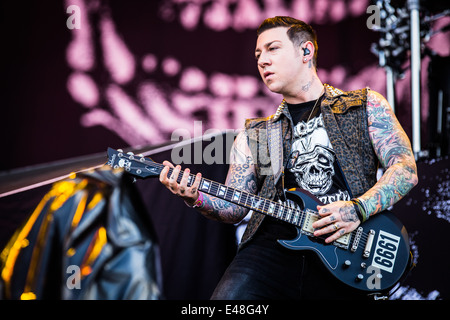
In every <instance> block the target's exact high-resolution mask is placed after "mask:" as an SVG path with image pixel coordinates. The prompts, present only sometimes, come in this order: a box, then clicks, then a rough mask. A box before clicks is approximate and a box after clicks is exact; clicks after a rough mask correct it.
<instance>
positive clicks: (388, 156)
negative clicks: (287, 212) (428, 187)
mask: <svg viewBox="0 0 450 320" xmlns="http://www.w3.org/2000/svg"><path fill="white" fill-rule="evenodd" d="M367 98H368V99H367V100H368V101H367V118H368V129H369V135H370V138H371V141H372V145H373V148H374V150H375V153H376V155H377V157H378V159H379V161H380V163H381V165H382V166H383V168H385V169H386V171H385V172H384V174H383V176H382V177H381V178H380V179H379V180H378V182H377V183H376V184H375V185H374V186H373V187H372V188H371V189H369V190H368V191H367V192H366V193H364V194H363V195H361V196H359V197H358V199H357V200H358V201H359V203H360V204H361V206H362V207H363V209H364V211H365V214H366V216H367V217H370V216H371V215H374V214H376V213H378V212H380V211H383V210H385V209H387V208H389V207H390V206H392V205H393V204H394V203H396V202H397V201H399V200H400V199H401V198H403V197H404V196H405V195H406V194H407V193H408V192H409V191H410V190H411V189H412V188H413V187H414V186H415V185H416V184H417V182H418V178H417V168H416V162H415V159H414V155H413V152H412V150H411V144H410V142H409V139H408V136H407V135H406V133H405V131H404V130H403V128H402V127H401V125H400V123H399V122H398V120H397V118H396V117H395V114H394V112H393V110H392V109H391V107H390V106H389V103H388V102H387V101H386V99H385V98H384V97H383V96H382V95H381V94H379V93H377V92H375V91H369V93H368V96H367ZM317 209H318V210H319V215H320V216H321V217H322V219H320V220H318V221H317V222H315V223H314V224H313V227H314V228H322V229H320V230H316V231H315V232H314V235H316V236H319V235H324V234H327V233H332V236H329V237H328V238H327V239H326V242H328V243H329V242H332V241H334V240H336V239H338V238H339V237H341V236H342V235H344V234H345V233H348V232H351V231H353V230H354V229H356V228H357V226H358V225H359V224H360V221H359V218H358V215H357V213H356V210H355V206H354V204H353V202H351V201H337V202H333V203H330V204H329V205H326V206H318V207H317Z"/></svg>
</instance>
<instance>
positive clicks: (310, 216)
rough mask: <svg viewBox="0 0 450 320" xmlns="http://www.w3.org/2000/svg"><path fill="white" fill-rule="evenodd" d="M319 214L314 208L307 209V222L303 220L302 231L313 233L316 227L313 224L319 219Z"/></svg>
mask: <svg viewBox="0 0 450 320" xmlns="http://www.w3.org/2000/svg"><path fill="white" fill-rule="evenodd" d="M319 218H320V217H319V215H318V214H317V212H314V211H312V210H309V209H306V210H305V222H303V226H302V231H303V232H304V233H306V234H308V235H313V233H314V228H313V227H312V224H313V223H314V222H316V221H317V220H319Z"/></svg>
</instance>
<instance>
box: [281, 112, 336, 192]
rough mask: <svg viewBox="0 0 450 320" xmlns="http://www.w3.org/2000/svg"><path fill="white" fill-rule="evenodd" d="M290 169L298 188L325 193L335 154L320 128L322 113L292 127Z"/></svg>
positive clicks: (326, 135)
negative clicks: (292, 139)
mask: <svg viewBox="0 0 450 320" xmlns="http://www.w3.org/2000/svg"><path fill="white" fill-rule="evenodd" d="M289 160H290V164H291V165H290V169H289V170H290V171H291V172H292V173H293V174H294V175H295V180H296V182H297V183H298V185H299V187H300V188H302V189H305V190H307V191H309V192H311V193H312V194H314V195H316V196H318V195H324V194H326V193H327V192H328V191H329V190H330V188H331V186H332V184H333V176H334V174H335V171H334V161H335V154H334V152H333V149H332V147H331V143H330V140H329V138H328V134H327V132H326V131H325V128H324V127H323V120H322V115H320V116H319V117H317V118H314V119H311V120H310V121H309V122H307V123H305V122H302V121H300V122H299V123H298V124H297V125H296V126H295V128H294V142H293V144H292V152H291V156H290V159H289Z"/></svg>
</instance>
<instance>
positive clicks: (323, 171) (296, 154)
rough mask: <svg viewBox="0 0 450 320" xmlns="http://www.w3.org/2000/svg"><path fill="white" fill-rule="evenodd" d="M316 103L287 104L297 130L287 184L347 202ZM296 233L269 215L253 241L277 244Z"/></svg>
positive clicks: (329, 200)
mask: <svg viewBox="0 0 450 320" xmlns="http://www.w3.org/2000/svg"><path fill="white" fill-rule="evenodd" d="M315 103H316V100H314V101H309V102H305V103H301V104H295V105H290V104H288V108H289V112H290V114H291V116H292V120H293V123H294V133H293V139H292V148H291V154H290V155H289V157H288V163H287V165H286V168H285V170H284V174H285V179H284V187H285V189H291V188H302V189H304V190H307V191H309V192H311V193H312V194H313V195H315V196H316V197H317V198H319V200H321V201H322V202H323V203H325V204H329V203H332V202H335V201H339V200H343V201H348V200H350V199H351V197H350V193H349V191H348V189H347V187H346V184H345V180H344V176H343V174H342V171H341V169H340V167H339V164H338V161H337V160H336V155H335V153H334V151H333V148H332V146H331V143H330V139H329V138H328V134H327V132H326V130H325V127H324V124H323V118H322V114H321V111H320V107H319V105H320V101H318V102H317V105H316V107H315V108H314V110H313V107H314V105H315ZM311 111H312V112H311ZM295 236H296V229H295V228H294V226H293V225H291V224H289V223H287V222H284V221H282V220H279V219H276V218H272V217H270V216H269V217H266V218H265V219H264V221H263V223H262V224H261V226H260V227H259V229H258V232H257V233H256V234H255V237H254V241H256V242H260V241H262V243H264V245H266V246H274V247H276V246H277V242H276V241H275V240H277V239H293V238H294V237H295ZM267 240H269V241H268V242H267Z"/></svg>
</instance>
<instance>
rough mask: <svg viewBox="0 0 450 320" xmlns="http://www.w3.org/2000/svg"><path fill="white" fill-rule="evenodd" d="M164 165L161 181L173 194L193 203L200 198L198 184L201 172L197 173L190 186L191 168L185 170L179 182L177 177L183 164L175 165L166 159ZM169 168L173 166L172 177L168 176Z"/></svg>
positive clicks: (160, 176)
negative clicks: (188, 184) (188, 183)
mask: <svg viewBox="0 0 450 320" xmlns="http://www.w3.org/2000/svg"><path fill="white" fill-rule="evenodd" d="M163 165H164V169H162V170H161V173H160V175H159V181H161V183H162V184H163V185H165V186H166V187H167V189H169V190H170V191H171V192H172V193H173V194H176V195H177V196H180V197H181V198H183V200H184V201H186V202H187V203H189V204H191V205H192V204H194V202H195V201H196V200H197V198H198V186H199V184H200V180H201V178H202V175H201V173H197V175H196V176H195V180H194V183H193V184H192V186H190V187H188V186H187V182H188V178H189V174H190V170H189V169H185V170H184V173H183V177H182V178H181V181H180V183H178V182H177V177H178V176H179V174H180V171H181V166H179V165H178V166H176V167H174V166H173V164H172V163H170V162H169V161H164V162H163ZM169 168H173V172H172V174H171V175H170V177H168V176H167V174H168V172H169Z"/></svg>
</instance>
